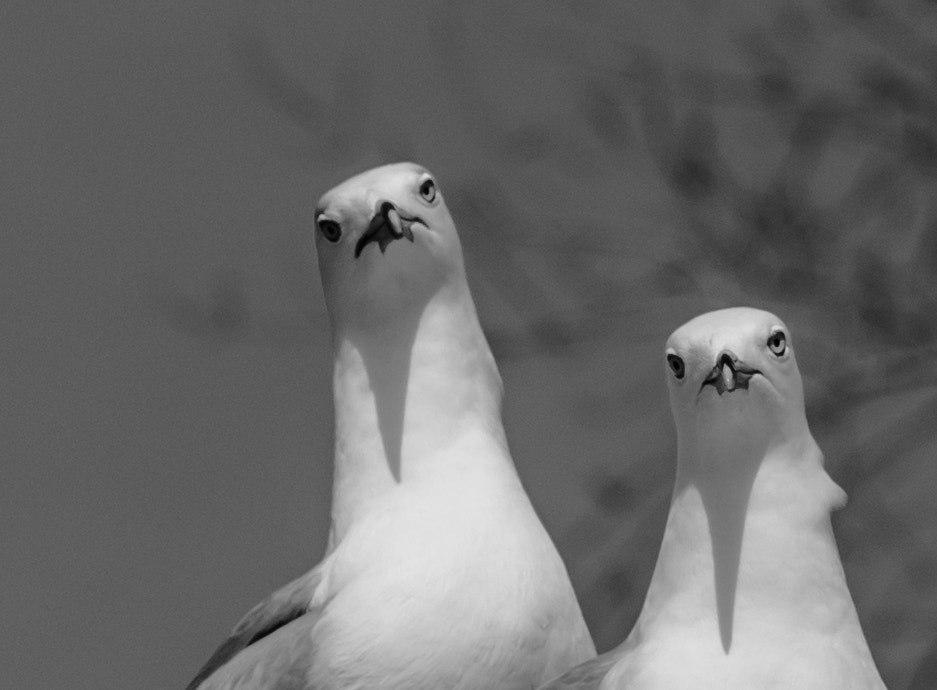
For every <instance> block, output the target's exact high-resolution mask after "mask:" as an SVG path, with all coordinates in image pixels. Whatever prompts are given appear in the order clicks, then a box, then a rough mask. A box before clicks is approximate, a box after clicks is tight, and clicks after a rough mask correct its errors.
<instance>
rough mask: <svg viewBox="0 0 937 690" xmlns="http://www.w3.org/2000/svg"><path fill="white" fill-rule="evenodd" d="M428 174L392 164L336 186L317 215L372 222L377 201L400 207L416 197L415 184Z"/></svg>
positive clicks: (413, 166)
mask: <svg viewBox="0 0 937 690" xmlns="http://www.w3.org/2000/svg"><path fill="white" fill-rule="evenodd" d="M426 174H428V171H427V170H426V169H425V168H424V167H422V166H420V165H416V164H415V163H392V164H390V165H382V166H380V167H378V168H371V169H370V170H365V171H364V172H362V173H359V174H357V175H355V176H354V177H350V178H348V179H347V180H345V181H344V182H342V183H340V184H338V185H336V186H335V187H333V188H332V189H330V190H329V191H327V192H326V193H325V194H323V195H322V198H321V199H319V203H318V204H317V205H316V209H317V213H326V214H338V215H344V216H348V215H355V214H360V213H364V214H367V217H368V218H370V215H371V214H372V213H373V212H374V204H375V203H376V202H377V201H378V200H382V201H390V202H393V203H394V204H396V205H398V206H400V205H403V204H404V203H405V200H406V199H407V198H408V197H409V196H410V195H411V194H412V193H413V191H414V189H413V188H414V186H415V182H416V181H417V180H418V179H419V178H420V177H422V176H423V175H426Z"/></svg>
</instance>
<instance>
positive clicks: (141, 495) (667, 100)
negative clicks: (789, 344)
mask: <svg viewBox="0 0 937 690" xmlns="http://www.w3.org/2000/svg"><path fill="white" fill-rule="evenodd" d="M0 55H2V59H0V86H2V90H0V193H2V196H0V322H2V324H3V332H4V337H3V338H2V339H0V372H2V373H0V391H2V394H0V404H2V414H0V463H2V464H0V467H2V470H3V481H2V482H0V517H2V520H0V553H2V563H3V565H2V567H0V620H2V628H3V631H4V633H3V637H4V644H2V645H0V686H3V687H9V688H60V687H61V688H64V687H68V688H123V687H131V686H132V687H137V688H147V689H149V688H152V689H163V688H165V689H170V688H181V687H183V686H184V685H185V683H186V682H188V680H189V679H190V678H191V677H192V675H193V674H194V673H195V671H196V670H197V669H198V667H199V666H200V665H201V663H202V662H203V661H204V660H205V659H206V658H207V656H208V655H209V653H210V652H211V651H212V650H213V649H214V647H215V646H216V644H217V643H219V642H220V641H221V640H222V638H223V637H224V635H225V634H226V633H227V631H228V630H229V629H230V628H231V626H233V624H234V623H235V622H236V621H237V619H238V618H239V617H240V616H241V615H242V614H243V613H244V612H245V611H246V610H247V608H248V607H250V606H251V605H253V604H254V603H255V602H256V601H257V600H259V599H260V598H261V597H263V596H265V595H266V594H267V593H268V592H270V591H272V590H273V589H275V588H277V587H279V586H280V585H282V584H284V583H285V582H287V581H288V580H289V579H291V578H293V577H295V576H296V575H298V574H300V573H301V572H303V571H305V570H306V569H307V568H309V567H310V566H311V565H313V564H314V563H315V562H317V561H318V559H319V557H320V556H321V554H322V551H323V549H324V546H325V540H326V529H327V520H328V511H329V503H328V502H329V493H330V488H331V487H330V481H331V444H332V438H331V425H332V408H331V391H330V385H331V354H330V343H329V335H328V319H327V315H326V312H325V307H324V304H323V299H322V294H321V289H320V285H319V277H318V269H317V265H316V257H315V249H314V244H313V235H312V233H313V223H312V213H313V209H314V207H315V203H316V201H317V199H318V197H319V195H320V194H321V193H322V192H324V191H325V190H326V189H328V188H329V187H331V186H332V185H334V184H336V183H338V182H340V181H341V180H342V179H344V178H345V177H347V176H348V175H350V174H353V173H356V172H358V171H360V170H362V169H364V168H366V167H370V166H372V165H376V164H380V163H385V162H390V161H394V160H399V159H411V160H415V161H418V162H420V163H422V164H424V165H426V166H428V167H429V168H430V169H431V170H432V171H433V172H434V173H435V174H436V176H437V178H438V181H439V184H440V188H441V190H442V191H443V194H444V195H445V197H446V198H447V200H448V204H449V207H450V209H451V210H452V213H453V216H454V217H455V219H456V223H457V225H458V227H459V229H460V233H461V236H462V240H463V243H464V245H465V254H466V260H467V268H468V272H469V279H470V282H471V284H472V287H473V290H474V294H475V298H476V301H477V304H478V310H479V314H480V317H481V320H482V323H483V326H484V327H485V330H486V332H487V333H488V336H489V338H490V341H491V344H492V347H493V349H494V351H495V355H496V357H497V358H498V361H499V363H500V366H501V371H502V374H503V376H504V381H505V387H506V391H507V395H506V401H505V416H506V423H507V426H508V433H509V436H510V439H511V443H512V449H513V452H514V456H515V460H516V463H517V466H518V470H519V472H520V474H521V476H522V478H523V480H524V482H525V485H526V486H527V488H528V490H529V492H530V494H531V497H532V499H533V501H534V503H535V505H536V507H537V509H538V511H539V513H540V515H541V516H542V518H543V520H544V522H545V524H546V526H547V528H548V529H549V531H550V532H551V534H552V535H554V537H555V540H556V541H557V543H558V545H559V548H560V550H561V552H562V553H563V555H564V557H565V558H566V561H567V563H568V566H569V569H570V572H571V575H572V578H573V582H574V585H575V587H576V589H577V592H578V594H579V596H580V599H581V602H582V604H583V608H584V610H585V613H586V616H587V619H588V622H589V624H590V626H591V628H592V631H593V634H594V636H595V639H596V642H597V645H598V647H599V649H600V651H603V650H606V649H609V648H610V647H612V646H614V645H615V644H617V643H618V642H619V641H621V640H622V639H623V638H624V636H625V635H626V634H627V632H628V631H629V629H630V626H631V623H632V622H633V620H634V619H635V617H636V616H637V613H638V611H639V608H640V606H641V603H642V599H643V596H644V591H645V588H646V586H647V583H648V580H649V578H650V575H651V569H652V568H653V565H654V562H655V559H656V555H657V548H658V544H659V539H660V536H661V532H662V529H663V521H664V518H665V516H666V510H667V502H668V499H669V494H670V489H671V482H672V477H673V471H674V456H675V435H674V431H673V428H672V423H671V421H670V412H669V408H668V405H667V399H666V388H665V384H664V378H663V376H664V374H663V365H662V359H661V358H662V347H663V343H664V340H665V339H666V337H667V335H668V334H669V333H670V332H671V331H672V330H673V329H674V328H676V327H677V326H679V325H680V324H681V323H683V322H684V321H685V320H687V319H688V318H690V317H692V316H694V315H696V314H697V313H700V312H702V311H705V310H709V309H714V308H719V307H723V306H729V305H741V304H747V305H752V306H758V307H762V308H766V309H769V310H772V311H774V312H775V313H777V314H778V315H779V316H781V317H782V318H783V319H785V320H786V321H787V323H788V325H789V326H790V327H791V329H792V331H793V337H794V341H795V344H796V348H797V356H798V361H799V363H800V367H801V370H802V372H803V375H804V378H805V383H806V389H807V397H808V399H807V405H808V417H809V419H810V421H811V425H812V428H813V431H814V435H815V436H816V437H817V440H818V442H819V444H820V446H821V448H823V450H824V452H825V454H826V458H827V466H828V469H829V472H830V474H831V475H832V477H833V478H834V479H835V480H836V482H837V483H839V484H840V485H841V486H842V487H843V488H844V489H846V491H847V492H848V494H849V497H850V502H849V504H848V506H847V507H846V508H845V509H843V510H842V511H839V512H838V513H836V514H835V515H834V526H835V529H836V534H837V538H838V541H839V546H840V551H841V553H842V556H843V561H844V564H845V568H846V573H847V577H848V580H849V584H850V586H851V588H852V592H853V595H854V598H855V601H856V605H857V608H858V610H859V615H860V617H861V619H862V623H863V627H864V629H865V632H866V634H867V637H868V639H869V643H870V645H871V647H872V651H873V654H874V656H875V659H876V661H877V663H878V665H879V667H880V669H881V671H882V674H883V676H884V677H885V680H886V682H887V683H888V685H889V687H890V688H892V690H896V689H897V690H903V689H905V688H914V689H915V690H920V689H923V688H934V687H937V500H935V488H937V463H935V457H937V366H935V356H937V193H935V183H937V8H935V7H934V4H933V3H931V2H924V1H919V0H896V1H894V2H885V1H884V0H882V1H881V2H879V1H878V0H826V1H825V2H823V1H821V2H807V1H806V0H804V1H803V2H798V1H782V2H777V1H774V2H763V1H762V2H753V1H752V0H703V1H702V2H662V1H661V0H656V1H655V2H650V1H646V0H636V1H634V2H629V3H620V2H615V1H614V0H607V1H605V2H592V3H588V4H585V3H582V4H581V3H575V2H548V3H512V4H510V5H507V4H503V3H493V2H491V3H454V2H453V3H429V2H427V3H418V2H406V3H404V2H397V3H367V2H362V3H349V2H318V1H315V2H314V1H312V0H307V1H306V2H267V3H254V2H247V1H245V0H239V1H236V2H231V1H229V2H224V3H222V2H217V1H213V0H203V1H202V2H198V3H183V2H162V1H159V0H157V1H153V0H151V1H149V2H140V1H136V0H134V1H127V0H125V1H124V2H115V1H113V0H98V1H95V2H86V3H80V4H78V3H64V2H43V1H42V0H30V1H29V2H26V1H24V0H4V2H3V4H2V5H0Z"/></svg>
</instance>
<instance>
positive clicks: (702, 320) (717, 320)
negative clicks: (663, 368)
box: [667, 307, 786, 358]
mask: <svg viewBox="0 0 937 690" xmlns="http://www.w3.org/2000/svg"><path fill="white" fill-rule="evenodd" d="M777 327H781V328H784V329H785V330H786V326H784V323H783V322H782V321H781V320H780V319H779V318H778V317H776V316H775V315H774V314H771V313H770V312H766V311H762V310H760V309H751V308H748V307H734V308H731V309H720V310H718V311H713V312H708V313H706V314H701V315H700V316H697V317H696V318H694V319H691V320H690V321H688V322H687V323H685V324H683V325H682V326H680V328H678V329H677V330H675V331H674V332H673V333H672V334H671V336H670V338H668V340H667V347H668V348H670V349H674V350H677V351H682V352H696V353H698V354H701V355H703V354H711V355H715V354H718V353H719V352H721V351H722V350H732V351H733V352H735V354H736V355H738V356H740V357H743V358H744V353H745V352H746V351H752V350H755V349H759V348H760V347H761V346H762V345H763V344H764V342H763V341H764V340H765V338H767V336H768V334H769V333H770V332H771V331H772V329H774V328H777Z"/></svg>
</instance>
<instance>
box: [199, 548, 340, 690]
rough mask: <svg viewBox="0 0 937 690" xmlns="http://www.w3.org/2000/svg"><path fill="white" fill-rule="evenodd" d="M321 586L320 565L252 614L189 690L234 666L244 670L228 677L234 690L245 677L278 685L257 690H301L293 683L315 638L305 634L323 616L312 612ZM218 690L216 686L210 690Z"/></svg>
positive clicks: (209, 661)
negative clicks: (294, 689) (279, 679)
mask: <svg viewBox="0 0 937 690" xmlns="http://www.w3.org/2000/svg"><path fill="white" fill-rule="evenodd" d="M321 580H322V570H321V564H320V565H319V566H316V567H315V568H313V569H312V570H310V571H309V572H308V573H306V574H305V575H303V576H302V577H299V578H297V579H295V580H293V581H292V582H291V583H289V584H288V585H286V586H285V587H283V588H281V589H279V590H277V591H276V592H274V593H273V594H271V595H270V596H269V597H267V598H266V599H264V600H263V601H262V602H260V603H259V604H257V605H256V606H255V607H254V608H252V609H251V610H250V611H248V613H247V615H246V616H244V617H243V618H242V619H241V620H240V622H238V624H237V625H236V626H235V627H234V630H232V631H231V634H230V635H229V636H228V639H226V640H225V641H224V642H223V643H222V644H221V646H220V647H218V649H216V650H215V653H214V654H212V655H211V658H209V659H208V661H206V662H205V665H204V666H202V668H201V669H199V672H198V673H197V674H196V675H195V678H193V679H192V682H191V683H189V684H188V685H187V686H186V690H196V689H197V688H199V687H200V686H202V683H204V682H205V681H206V680H207V679H209V678H210V677H211V676H213V675H214V674H215V672H216V671H218V670H219V669H221V668H222V667H223V666H226V665H228V664H229V662H232V663H231V666H238V667H240V668H231V669H225V671H226V672H225V674H224V675H226V676H227V675H230V676H231V678H232V681H231V684H230V685H229V687H236V685H237V683H238V681H237V680H236V678H237V677H242V678H243V677H245V676H252V677H254V680H255V681H256V680H257V679H259V678H260V676H265V677H269V678H270V679H271V680H272V682H271V683H268V684H265V685H262V686H261V685H257V686H256V687H283V688H286V687H300V686H298V685H294V684H293V683H291V682H290V680H289V679H288V677H289V676H290V675H291V673H295V672H296V671H298V669H296V670H295V671H291V668H292V666H293V664H294V662H295V663H299V657H300V656H301V655H302V652H303V649H300V648H299V645H298V644H297V643H299V642H304V645H303V646H304V647H306V648H307V649H305V651H306V652H308V639H309V638H308V637H306V636H302V635H301V634H300V633H301V631H303V630H308V629H309V628H311V627H312V625H314V624H315V621H316V618H317V614H318V611H317V610H316V609H313V608H312V604H311V602H312V599H313V596H314V595H315V592H316V588H317V587H318V586H319V583H320V582H321ZM236 657H237V658H236ZM228 671H230V672H231V673H228ZM275 675H282V676H283V681H284V682H281V683H279V684H277V680H276V679H275V678H274V677H273V676H275ZM214 685H215V684H214V683H210V684H208V685H207V686H206V687H214Z"/></svg>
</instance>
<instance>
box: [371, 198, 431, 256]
mask: <svg viewBox="0 0 937 690" xmlns="http://www.w3.org/2000/svg"><path fill="white" fill-rule="evenodd" d="M414 223H422V224H423V225H425V224H426V223H424V222H423V219H421V218H420V217H419V216H414V217H413V218H408V217H407V216H402V215H400V211H398V210H397V207H396V206H394V205H393V204H392V203H391V202H389V201H384V202H382V203H381V205H380V206H379V207H378V210H377V213H375V214H374V217H373V218H372V219H371V222H370V223H369V224H368V229H367V230H365V231H364V234H362V235H361V237H360V239H359V240H358V243H357V244H356V245H355V258H356V259H357V258H358V257H359V256H361V252H362V251H363V250H364V248H365V247H366V246H367V245H368V244H370V243H371V242H377V244H378V246H379V247H380V248H381V254H383V253H384V251H385V250H386V249H387V245H389V244H390V243H391V242H393V241H394V240H399V239H400V238H401V237H406V238H407V239H408V240H410V241H411V242H413V230H411V229H410V226H412V225H413V224H414Z"/></svg>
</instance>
